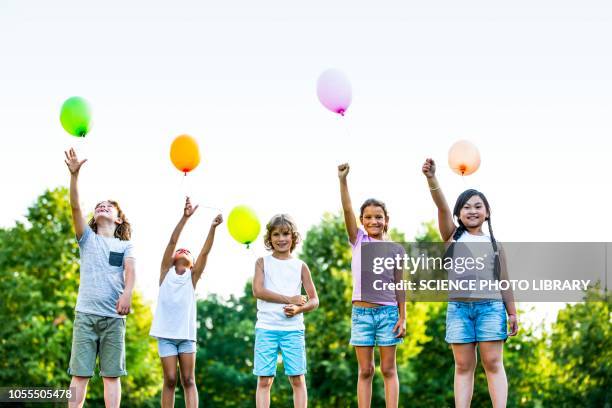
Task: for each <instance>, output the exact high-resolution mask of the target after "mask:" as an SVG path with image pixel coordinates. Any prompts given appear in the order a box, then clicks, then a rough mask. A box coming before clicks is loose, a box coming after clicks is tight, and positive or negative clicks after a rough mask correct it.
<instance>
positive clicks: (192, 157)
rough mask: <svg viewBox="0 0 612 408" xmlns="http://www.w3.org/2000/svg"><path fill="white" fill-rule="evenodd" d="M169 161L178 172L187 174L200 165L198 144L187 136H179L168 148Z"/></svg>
mask: <svg viewBox="0 0 612 408" xmlns="http://www.w3.org/2000/svg"><path fill="white" fill-rule="evenodd" d="M170 160H172V164H174V167H176V168H177V169H178V170H180V171H182V172H183V173H185V174H187V173H188V172H190V171H191V170H193V169H195V168H196V167H198V164H200V149H199V148H198V142H196V140H195V139H194V138H193V137H191V136H189V135H180V136H178V137H177V138H176V139H174V141H173V142H172V145H171V146H170Z"/></svg>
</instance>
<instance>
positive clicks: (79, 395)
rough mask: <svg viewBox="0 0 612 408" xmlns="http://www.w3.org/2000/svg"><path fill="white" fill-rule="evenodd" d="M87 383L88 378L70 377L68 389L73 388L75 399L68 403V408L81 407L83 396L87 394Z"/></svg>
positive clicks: (83, 400)
mask: <svg viewBox="0 0 612 408" xmlns="http://www.w3.org/2000/svg"><path fill="white" fill-rule="evenodd" d="M88 381H89V377H72V381H70V387H74V390H73V392H74V393H75V399H74V401H73V402H69V403H68V407H69V408H81V407H82V406H83V403H84V402H85V395H86V394H87V383H88Z"/></svg>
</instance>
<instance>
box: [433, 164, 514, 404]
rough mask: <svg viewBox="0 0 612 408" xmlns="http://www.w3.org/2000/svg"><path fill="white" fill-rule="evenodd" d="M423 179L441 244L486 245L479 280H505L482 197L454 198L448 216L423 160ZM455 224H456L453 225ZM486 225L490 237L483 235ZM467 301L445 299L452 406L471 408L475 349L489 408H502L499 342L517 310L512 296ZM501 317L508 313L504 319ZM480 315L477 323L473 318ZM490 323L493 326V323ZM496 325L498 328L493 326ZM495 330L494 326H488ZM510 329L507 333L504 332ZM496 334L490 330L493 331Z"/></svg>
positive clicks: (503, 379) (505, 389)
mask: <svg viewBox="0 0 612 408" xmlns="http://www.w3.org/2000/svg"><path fill="white" fill-rule="evenodd" d="M422 171H423V174H424V175H425V177H426V178H427V184H428V185H429V189H430V192H431V197H432V199H433V201H434V203H435V205H436V207H437V209H438V228H439V229H440V236H441V237H442V239H443V240H444V242H446V243H449V244H452V243H453V242H459V243H472V242H489V243H490V244H491V247H492V252H493V254H494V256H493V257H490V256H489V257H488V258H489V259H491V258H493V263H492V265H489V267H488V268H485V269H486V274H485V275H484V276H483V278H485V279H488V280H499V279H502V280H503V279H508V277H507V272H506V269H505V259H504V253H503V251H501V250H500V249H501V248H499V247H498V243H497V241H496V240H495V237H494V236H493V228H492V227H491V209H490V207H489V202H488V201H487V199H486V197H485V195H484V194H482V193H481V192H479V191H476V190H466V191H464V192H463V193H462V194H461V195H460V196H459V197H458V198H457V202H456V204H455V208H454V210H453V211H452V212H451V209H450V207H449V206H448V203H447V202H446V198H445V197H444V194H443V193H442V189H441V187H440V184H439V182H438V180H437V179H436V164H435V163H434V161H433V160H432V159H426V160H425V163H424V164H423V168H422ZM455 219H456V220H457V225H455ZM485 222H486V223H487V225H488V228H489V235H488V236H486V235H485V234H484V232H483V231H482V226H483V224H484V223H485ZM476 297H477V298H476V299H474V298H473V297H470V298H457V299H453V300H452V301H450V300H449V302H448V308H447V315H446V341H447V342H448V343H450V344H451V348H452V350H453V356H454V358H455V381H454V391H455V406H456V407H458V408H466V407H469V406H470V403H471V399H472V393H473V389H474V372H475V368H476V347H477V346H478V350H479V351H480V357H481V360H482V365H483V366H484V369H485V373H486V375H487V382H488V384H489V393H490V395H491V401H492V403H493V406H494V407H505V406H506V402H507V397H508V381H507V378H506V373H505V370H504V363H503V347H504V341H505V340H506V338H507V337H508V335H510V336H515V335H516V334H517V332H518V319H517V316H516V307H515V305H514V299H513V296H512V293H511V292H508V291H502V293H501V298H502V299H500V298H499V296H497V295H496V294H491V293H489V294H487V293H485V294H482V295H479V296H476ZM506 313H507V314H508V316H507V320H506ZM478 316H482V318H480V317H478ZM492 323H495V324H492ZM498 323H499V324H498ZM492 326H495V327H492ZM507 326H510V332H509V333H508V332H507V329H508V328H507ZM493 329H495V330H493Z"/></svg>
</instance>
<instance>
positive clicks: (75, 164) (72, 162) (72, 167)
mask: <svg viewBox="0 0 612 408" xmlns="http://www.w3.org/2000/svg"><path fill="white" fill-rule="evenodd" d="M64 154H65V155H66V160H64V163H66V166H68V170H69V171H70V174H78V173H79V170H81V166H82V165H83V163H85V162H86V161H87V159H83V160H81V161H79V158H78V157H77V154H76V152H75V151H74V148H72V147H71V148H70V150H68V151H67V152H64Z"/></svg>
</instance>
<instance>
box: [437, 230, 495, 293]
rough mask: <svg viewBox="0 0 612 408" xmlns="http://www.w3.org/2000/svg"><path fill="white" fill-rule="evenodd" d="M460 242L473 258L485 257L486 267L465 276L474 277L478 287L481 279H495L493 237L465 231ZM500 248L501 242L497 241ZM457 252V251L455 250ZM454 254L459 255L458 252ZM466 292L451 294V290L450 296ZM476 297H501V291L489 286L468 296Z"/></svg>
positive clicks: (466, 277) (458, 241)
mask: <svg viewBox="0 0 612 408" xmlns="http://www.w3.org/2000/svg"><path fill="white" fill-rule="evenodd" d="M456 242H457V243H460V244H465V246H464V248H463V249H462V250H463V251H466V250H467V251H469V253H470V254H469V255H470V256H471V257H473V258H482V259H484V261H483V264H484V268H483V269H482V270H480V271H473V272H471V273H466V274H465V275H464V276H463V278H465V279H473V280H475V281H476V287H477V288H480V281H483V280H486V281H495V274H494V271H495V252H494V251H493V245H492V243H491V237H490V236H489V235H486V234H483V235H474V234H470V233H469V232H467V231H465V232H464V233H463V234H461V236H460V237H459V239H458V240H457V241H456ZM471 243H476V244H475V245H470V244H471ZM487 244H488V245H487ZM497 245H498V249H499V242H498V243H497ZM455 252H457V251H455ZM454 256H458V254H457V253H455V254H454ZM463 295H465V293H463V292H462V294H461V295H459V294H458V293H456V294H453V295H451V294H450V292H449V297H451V298H452V297H462V296H463ZM467 297H470V298H474V299H501V298H502V297H501V293H500V292H499V291H496V290H492V289H489V288H488V285H487V287H485V288H484V289H477V290H475V291H470V292H469V294H468V296H467Z"/></svg>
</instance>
